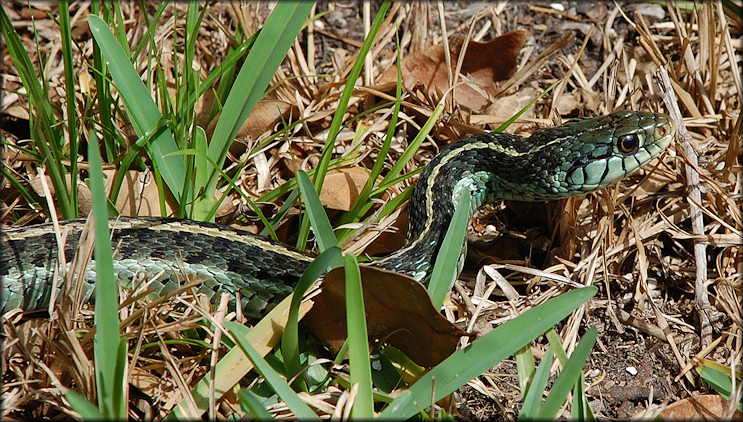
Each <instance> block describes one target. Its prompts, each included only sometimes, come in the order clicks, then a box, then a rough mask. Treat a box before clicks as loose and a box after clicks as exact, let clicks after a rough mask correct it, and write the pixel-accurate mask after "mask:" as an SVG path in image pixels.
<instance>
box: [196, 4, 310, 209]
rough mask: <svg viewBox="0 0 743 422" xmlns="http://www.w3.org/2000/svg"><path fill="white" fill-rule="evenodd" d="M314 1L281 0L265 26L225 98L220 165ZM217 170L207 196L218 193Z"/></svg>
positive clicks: (217, 149) (218, 139)
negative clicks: (216, 190) (216, 191)
mask: <svg viewBox="0 0 743 422" xmlns="http://www.w3.org/2000/svg"><path fill="white" fill-rule="evenodd" d="M313 5H314V3H313V2H304V1H281V2H278V3H277V4H276V7H275V8H274V10H273V12H271V15H270V16H269V17H268V19H267V20H266V24H265V25H264V26H263V28H261V31H260V33H259V34H258V37H257V38H256V41H255V44H254V45H253V48H252V49H251V50H250V53H248V57H247V58H246V60H245V65H244V66H243V67H242V69H240V72H239V73H238V75H237V79H236V80H235V83H234V85H233V86H232V90H231V92H230V95H229V96H228V97H227V100H226V101H225V104H224V108H223V110H222V115H221V116H220V117H219V121H218V122H217V125H216V127H215V128H214V134H213V135H212V139H211V143H210V144H209V158H210V159H211V160H212V161H214V162H215V163H217V164H219V166H220V168H221V166H222V164H223V163H224V160H225V158H226V157H227V151H228V150H229V147H230V145H231V144H232V141H233V140H234V139H235V135H236V134H237V131H238V130H239V129H240V127H241V126H242V124H243V122H245V119H247V117H248V115H249V114H250V112H251V111H252V110H253V108H254V107H255V105H256V104H257V103H258V100H259V99H260V98H261V97H262V96H263V94H264V92H265V91H266V87H268V84H269V83H270V82H271V78H273V75H274V74H275V73H276V69H278V67H279V65H281V62H282V61H283V60H284V57H286V53H287V51H289V47H291V45H292V43H293V42H294V39H295V38H296V37H297V35H298V34H299V31H300V30H301V29H302V26H303V25H304V22H305V21H306V20H307V17H308V16H309V14H310V11H311V10H312V7H313ZM217 174H218V172H217V171H216V169H213V171H212V173H211V177H210V178H209V179H210V181H209V185H208V188H207V189H206V191H205V195H206V196H210V195H214V191H215V189H216V187H217V177H216V175H217Z"/></svg>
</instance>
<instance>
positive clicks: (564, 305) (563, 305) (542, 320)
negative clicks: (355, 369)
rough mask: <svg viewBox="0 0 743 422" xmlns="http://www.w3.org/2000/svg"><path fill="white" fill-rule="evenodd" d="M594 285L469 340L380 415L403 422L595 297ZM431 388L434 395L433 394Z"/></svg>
mask: <svg viewBox="0 0 743 422" xmlns="http://www.w3.org/2000/svg"><path fill="white" fill-rule="evenodd" d="M596 291H597V288H596V287H594V286H590V287H584V288H582V289H578V290H573V291H570V292H567V293H565V294H563V295H560V296H558V297H555V298H553V299H550V300H549V301H547V302H545V303H543V304H541V305H538V306H536V307H534V308H533V309H530V310H529V311H526V312H525V313H523V314H522V315H520V316H518V317H516V318H514V319H513V320H511V321H509V322H507V323H505V324H503V325H501V326H500V327H497V328H495V329H494V330H493V331H491V332H489V333H488V334H486V335H484V336H483V337H481V338H479V339H477V340H475V341H473V342H472V343H470V345H468V346H467V347H465V348H464V349H462V350H459V351H458V352H456V353H454V354H453V355H452V356H450V357H448V358H447V359H446V360H444V361H443V362H442V363H440V364H439V365H437V366H436V367H434V368H433V369H432V370H430V371H429V372H428V373H426V374H425V375H424V376H422V377H421V378H420V379H419V380H418V381H416V382H415V384H413V385H412V386H411V387H410V389H409V390H408V391H409V392H410V393H409V394H403V395H400V397H398V398H397V399H395V401H394V402H392V403H391V404H390V405H389V406H388V407H387V408H386V409H385V410H384V411H383V412H382V413H381V415H380V417H381V418H384V419H397V420H399V419H407V418H409V417H411V416H413V415H416V414H417V413H418V412H419V409H423V408H426V407H428V406H430V403H431V399H432V398H433V399H434V400H440V399H441V398H443V397H445V396H447V395H449V394H451V393H452V392H453V391H454V390H456V389H457V388H459V387H461V386H462V385H464V384H465V383H467V382H468V381H469V380H471V379H473V378H475V377H477V376H479V375H480V374H482V373H483V372H485V371H486V370H488V369H490V368H492V367H493V366H494V365H495V364H497V363H498V362H500V361H501V360H503V359H505V358H507V357H508V356H511V355H513V354H514V353H516V351H518V350H519V349H520V348H522V347H524V346H525V345H527V344H528V343H529V342H531V341H532V340H534V339H535V338H536V337H537V336H539V335H541V334H542V333H544V332H545V331H547V330H548V329H549V328H550V327H551V326H553V325H554V324H556V323H557V322H559V321H560V320H562V319H563V318H565V317H566V316H568V315H569V314H570V313H571V312H573V310H575V309H577V308H578V307H579V306H580V305H582V304H583V303H585V302H586V301H587V300H588V299H590V298H591V297H592V296H594V295H595V294H596ZM434 385H435V394H434V391H433V389H434Z"/></svg>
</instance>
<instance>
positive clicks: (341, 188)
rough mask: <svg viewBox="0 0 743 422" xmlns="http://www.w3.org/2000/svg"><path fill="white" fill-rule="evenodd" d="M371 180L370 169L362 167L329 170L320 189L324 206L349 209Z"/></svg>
mask: <svg viewBox="0 0 743 422" xmlns="http://www.w3.org/2000/svg"><path fill="white" fill-rule="evenodd" d="M367 180H369V170H367V169H365V168H362V167H343V168H335V169H332V170H329V171H328V173H327V175H326V176H325V181H324V182H323V184H322V189H321V190H320V202H322V204H323V206H325V207H327V208H331V209H334V210H340V211H349V210H350V209H351V206H352V205H353V203H354V201H356V198H358V197H359V193H361V190H362V189H364V185H365V184H366V181H367Z"/></svg>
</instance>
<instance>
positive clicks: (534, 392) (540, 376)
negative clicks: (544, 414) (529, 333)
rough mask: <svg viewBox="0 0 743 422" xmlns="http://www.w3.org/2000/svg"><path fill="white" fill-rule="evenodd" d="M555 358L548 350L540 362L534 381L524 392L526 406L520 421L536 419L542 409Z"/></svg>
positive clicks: (521, 413)
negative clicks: (543, 397) (543, 396)
mask: <svg viewBox="0 0 743 422" xmlns="http://www.w3.org/2000/svg"><path fill="white" fill-rule="evenodd" d="M527 347H529V346H527ZM554 356H555V355H554V353H552V351H551V350H547V354H546V355H545V356H544V358H543V359H542V361H541V362H539V366H538V367H537V370H536V372H535V374H534V379H532V381H531V383H529V385H528V386H527V387H526V389H524V390H522V395H523V397H524V404H523V406H522V407H521V412H520V413H519V420H526V419H534V418H535V417H536V416H537V414H538V413H539V410H540V409H541V408H542V395H543V394H544V389H545V387H547V381H548V380H549V376H550V367H551V366H552V362H553V361H554Z"/></svg>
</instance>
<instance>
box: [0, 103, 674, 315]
mask: <svg viewBox="0 0 743 422" xmlns="http://www.w3.org/2000/svg"><path fill="white" fill-rule="evenodd" d="M674 132H675V126H674V123H673V121H672V120H671V119H670V118H669V117H668V116H667V115H665V114H661V113H651V112H640V111H629V110H621V111H616V112H614V113H611V114H608V115H603V116H598V117H592V118H576V119H573V120H570V121H568V122H567V123H564V124H562V125H559V126H553V127H548V128H543V129H539V130H537V131H535V132H534V133H532V134H531V136H529V137H522V136H518V135H514V134H508V133H498V132H489V133H482V134H476V135H472V136H469V137H467V138H464V139H461V140H459V141H457V142H454V143H452V144H451V145H449V146H448V147H446V148H445V149H443V150H441V152H439V153H438V154H437V155H435V156H434V157H433V158H432V159H431V161H430V162H429V163H428V165H426V167H425V168H424V169H423V171H422V172H421V173H420V177H419V179H418V181H417V182H416V183H415V186H414V187H413V192H412V195H411V197H410V200H409V205H408V231H407V233H406V239H405V242H404V244H403V246H402V247H401V248H400V249H398V250H397V251H395V252H392V253H390V254H389V255H387V256H385V257H382V258H380V259H376V260H373V261H372V262H371V263H370V264H369V265H371V266H374V267H378V268H382V269H386V270H391V271H395V272H398V273H402V274H406V275H409V276H411V277H413V278H414V279H416V280H418V281H420V282H422V283H424V284H425V283H427V282H428V280H429V278H430V276H431V271H432V268H433V265H434V263H435V259H436V257H437V255H438V251H439V249H440V247H441V244H442V241H443V239H444V236H445V234H446V230H447V228H448V226H449V222H450V221H451V220H452V217H453V214H454V211H455V208H456V204H458V200H459V198H460V197H461V195H463V194H464V193H465V192H468V193H469V194H470V202H469V210H468V211H469V216H470V218H471V217H472V216H473V215H474V213H475V212H476V211H477V210H478V209H479V208H480V207H481V206H483V205H484V204H487V203H492V202H496V201H500V200H512V201H527V202H537V201H547V200H554V199H561V198H568V197H571V196H577V195H582V194H585V193H588V192H592V191H596V190H598V189H602V188H604V187H606V186H609V185H611V184H613V183H616V182H618V181H619V180H621V179H624V178H625V177H626V176H628V175H630V174H632V173H634V172H635V171H637V170H638V169H640V168H641V167H643V166H645V165H646V164H647V163H649V162H650V161H651V160H652V159H653V158H655V157H657V156H659V155H660V154H661V153H662V152H663V151H664V150H665V149H666V148H667V147H668V146H669V145H670V143H671V140H672V138H673V134H674ZM84 226H85V220H84V219H77V220H67V221H62V222H60V223H59V224H58V229H56V230H57V231H56V232H55V228H54V225H53V224H52V223H44V224H38V225H31V226H26V227H20V228H13V229H8V230H5V231H4V232H3V233H2V235H1V236H0V237H1V238H0V243H1V246H2V248H1V249H0V276H1V277H2V290H1V293H2V295H1V296H0V308H1V309H2V312H3V314H5V313H6V312H8V311H9V310H12V309H15V308H21V309H22V310H23V311H24V312H35V311H44V310H46V309H48V308H49V305H50V301H51V298H52V297H59V295H58V294H53V293H54V289H55V288H56V289H63V288H64V283H65V277H63V276H62V275H60V274H62V273H63V272H64V271H60V270H66V271H68V270H69V269H70V265H71V264H70V262H71V261H72V259H73V257H74V256H75V252H76V249H77V248H78V244H79V243H80V241H81V240H80V239H81V233H82V232H83V228H84ZM109 228H110V230H111V241H112V245H113V247H114V256H113V259H114V273H115V274H114V275H115V277H116V279H117V281H118V283H119V284H120V285H121V286H122V287H124V288H126V289H130V290H134V289H136V288H137V287H139V286H141V285H142V284H143V283H145V282H146V283H147V285H146V287H147V289H148V291H149V292H150V297H153V298H154V297H159V296H163V295H166V294H168V293H169V292H173V291H175V290H176V289H178V288H179V287H180V286H183V285H184V284H185V283H186V282H187V281H192V280H198V282H199V283H198V286H197V287H196V290H197V291H198V292H200V293H204V294H206V295H207V296H208V297H209V298H210V300H212V303H216V302H218V301H219V298H220V295H221V293H222V292H227V293H228V294H229V295H230V298H231V301H230V306H231V308H233V309H234V308H235V307H236V306H240V307H241V310H242V311H243V314H244V315H246V316H248V317H261V316H263V315H265V314H266V313H267V312H268V311H270V310H271V309H272V308H273V307H274V306H275V305H276V304H277V303H278V302H279V301H280V300H282V299H283V298H285V297H286V296H288V295H289V294H291V293H292V291H293V289H294V286H295V285H296V283H297V281H298V280H299V278H300V277H301V275H302V273H303V272H304V270H305V269H306V268H307V266H308V265H309V264H310V263H311V262H312V260H313V259H314V257H313V256H312V255H311V254H308V253H305V252H302V251H299V250H297V249H295V248H292V247H290V246H288V245H286V244H283V243H281V242H278V241H274V240H271V239H266V238H263V237H260V236H256V235H253V234H251V233H249V232H247V231H243V230H239V229H236V228H231V227H228V226H220V225H217V224H212V223H206V222H197V221H192V220H186V219H175V218H158V217H112V218H110V219H109ZM58 236H59V237H62V238H64V241H63V242H61V244H63V245H64V258H65V259H64V262H66V263H67V264H66V267H65V268H59V267H60V259H59V258H60V253H59V252H58V247H59V246H58V245H59V244H60V242H59V241H58ZM466 249H467V245H466V241H465V242H464V244H463V245H462V250H461V252H460V255H459V260H460V262H463V257H464V255H465V254H466ZM95 268H96V267H95V262H94V259H90V260H89V261H88V263H87V267H86V268H85V271H84V273H83V274H82V278H83V283H82V286H83V292H82V300H83V301H85V302H92V301H93V298H94V291H95V281H96V270H95ZM461 269H462V268H461V264H460V265H458V270H457V276H458V274H459V271H461Z"/></svg>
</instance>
